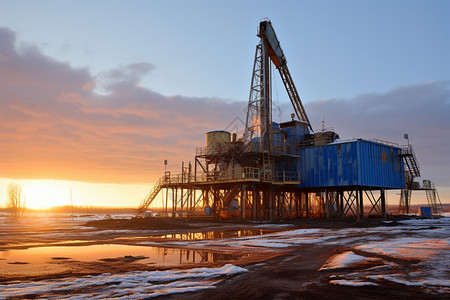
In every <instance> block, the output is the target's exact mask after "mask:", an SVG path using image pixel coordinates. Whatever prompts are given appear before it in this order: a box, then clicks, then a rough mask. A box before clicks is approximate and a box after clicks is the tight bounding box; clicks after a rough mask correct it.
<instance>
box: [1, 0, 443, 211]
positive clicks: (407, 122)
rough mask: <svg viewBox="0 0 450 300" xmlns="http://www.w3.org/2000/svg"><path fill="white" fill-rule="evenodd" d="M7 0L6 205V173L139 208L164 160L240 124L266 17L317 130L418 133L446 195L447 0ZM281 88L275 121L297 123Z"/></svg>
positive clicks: (48, 202)
mask: <svg viewBox="0 0 450 300" xmlns="http://www.w3.org/2000/svg"><path fill="white" fill-rule="evenodd" d="M0 7H1V9H0V108H1V110H0V141H1V147H0V155H1V156H0V157H1V158H0V207H1V206H2V205H3V204H4V203H5V201H6V186H7V185H8V184H9V183H10V182H16V183H20V184H22V186H23V188H24V193H25V194H26V197H27V202H28V203H29V206H32V207H49V206H54V205H62V204H70V201H71V197H70V194H71V191H72V201H73V202H74V204H78V205H102V206H137V205H138V204H139V203H140V201H141V200H142V199H143V197H144V196H145V195H146V193H147V192H148V190H149V189H150V188H151V186H152V184H153V183H154V182H155V181H156V180H157V179H158V178H159V177H160V176H161V175H163V171H164V165H163V161H164V160H165V159H167V160H168V161H169V163H168V166H167V169H168V170H171V171H172V172H174V173H177V172H179V170H180V166H181V163H182V161H185V162H187V161H192V160H193V158H194V155H195V148H196V147H199V146H203V145H204V144H205V133H206V132H207V131H210V130H214V129H227V128H231V127H233V126H234V125H235V124H238V125H239V126H241V125H242V124H241V123H240V122H239V120H244V119H245V107H246V104H247V101H248V95H249V90H250V80H251V73H252V66H253V60H254V54H255V47H256V45H257V43H258V42H259V40H258V38H257V37H256V29H257V26H258V24H259V21H260V20H261V19H262V18H264V17H269V18H270V20H271V21H272V24H273V26H274V28H275V30H276V33H277V36H278V38H279V40H280V42H281V46H282V48H283V50H284V53H285V55H286V57H287V61H288V66H289V70H290V72H291V75H292V77H293V80H294V82H295V84H296V87H297V89H298V91H299V94H300V97H301V98H302V101H303V103H304V106H305V109H306V112H307V114H308V116H309V119H310V120H311V123H312V125H313V128H320V127H321V122H322V120H325V123H326V126H327V127H333V128H334V129H335V131H336V132H337V133H338V134H339V135H340V136H341V138H352V137H362V138H366V139H372V138H377V139H380V140H387V141H391V142H395V143H399V144H404V143H405V142H406V141H405V140H404V139H403V134H404V133H408V134H409V137H410V142H411V144H413V146H414V148H415V152H416V155H417V157H418V160H419V163H420V167H421V171H422V174H423V178H424V179H431V180H432V181H433V182H434V183H435V184H436V186H437V187H438V191H439V193H440V196H441V200H442V201H443V202H449V203H450V178H449V175H448V170H449V169H450V158H449V156H448V149H450V119H449V118H448V116H449V115H450V55H448V53H450V39H449V38H448V35H449V32H450V19H449V18H448V12H449V11H450V2H449V1H413V0H412V1H411V0H410V1H370V2H369V1H277V2H275V1H221V2H219V1H170V0H169V1H133V0H131V1H87V0H81V1H47V0H42V1H25V0H15V1H6V0H0ZM274 84H275V86H274V96H273V98H274V104H275V105H276V107H277V108H279V109H276V110H275V113H274V116H273V119H274V121H281V120H287V119H288V118H289V115H290V113H291V112H292V108H291V107H290V103H289V99H288V96H287V94H286V93H285V92H284V89H283V85H282V82H281V80H280V79H279V78H274ZM233 124H234V125H233ZM242 129H243V128H241V129H240V130H242ZM392 201H393V203H396V202H397V201H398V199H395V200H392ZM413 203H414V199H413Z"/></svg>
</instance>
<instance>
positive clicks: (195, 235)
mask: <svg viewBox="0 0 450 300" xmlns="http://www.w3.org/2000/svg"><path fill="white" fill-rule="evenodd" d="M270 232H274V231H273V230H261V229H257V230H255V229H242V230H224V231H208V232H188V233H174V234H166V235H162V236H161V238H163V239H177V240H187V241H197V240H218V239H227V238H237V237H245V236H254V235H263V234H267V233H270Z"/></svg>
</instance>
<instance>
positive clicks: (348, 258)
mask: <svg viewBox="0 0 450 300" xmlns="http://www.w3.org/2000/svg"><path fill="white" fill-rule="evenodd" d="M367 260H368V258H367V257H365V256H361V255H358V254H355V253H354V252H353V251H346V252H343V253H340V254H337V255H335V256H333V257H331V259H330V260H328V261H327V262H326V263H325V264H324V265H323V266H322V267H321V268H320V269H319V271H322V270H330V269H339V268H348V267H351V266H354V265H356V264H358V263H361V262H363V261H367Z"/></svg>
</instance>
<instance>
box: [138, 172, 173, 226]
mask: <svg viewBox="0 0 450 300" xmlns="http://www.w3.org/2000/svg"><path fill="white" fill-rule="evenodd" d="M165 178H166V176H162V177H161V178H159V179H158V181H157V182H156V183H155V185H154V186H153V187H152V189H151V190H150V192H149V193H148V194H147V196H146V197H145V198H144V200H142V202H141V204H140V205H139V207H138V209H137V211H136V214H135V215H134V217H135V218H142V217H144V215H145V212H146V211H147V208H148V207H149V206H150V204H152V202H153V200H155V198H156V196H157V195H158V193H159V192H160V191H161V189H162V187H163V185H164V183H165Z"/></svg>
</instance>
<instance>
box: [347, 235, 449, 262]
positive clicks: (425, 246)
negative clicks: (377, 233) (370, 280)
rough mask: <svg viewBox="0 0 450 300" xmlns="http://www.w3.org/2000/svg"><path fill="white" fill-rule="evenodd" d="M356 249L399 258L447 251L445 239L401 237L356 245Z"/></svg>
mask: <svg viewBox="0 0 450 300" xmlns="http://www.w3.org/2000/svg"><path fill="white" fill-rule="evenodd" d="M356 249H359V250H364V251H367V252H373V253H378V254H383V255H389V256H394V257H401V258H417V259H426V258H431V257H433V256H435V255H437V254H438V253H440V252H442V251H448V249H449V242H448V241H446V240H441V239H440V240H434V239H433V240H431V239H422V238H411V237H403V238H397V239H390V240H386V241H381V242H374V243H369V244H365V245H359V246H356Z"/></svg>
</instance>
